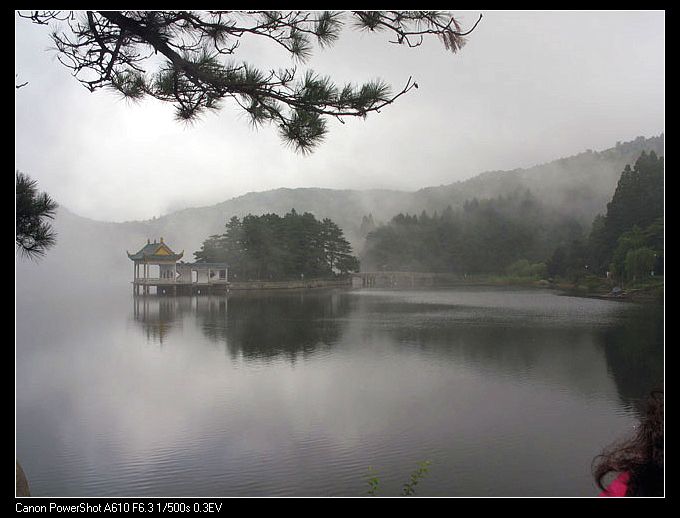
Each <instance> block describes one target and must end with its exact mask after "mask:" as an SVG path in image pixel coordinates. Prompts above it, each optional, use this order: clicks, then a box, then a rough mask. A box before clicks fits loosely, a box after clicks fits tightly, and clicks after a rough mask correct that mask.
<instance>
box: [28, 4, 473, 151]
mask: <svg viewBox="0 0 680 518" xmlns="http://www.w3.org/2000/svg"><path fill="white" fill-rule="evenodd" d="M19 15H20V16H21V17H24V18H28V19H30V20H32V21H33V22H34V23H37V24H40V25H48V26H51V28H52V34H51V36H52V41H53V42H54V44H55V47H56V50H57V52H58V54H57V57H58V58H59V61H60V62H61V63H62V64H63V65H64V66H66V67H68V68H69V69H70V70H71V71H72V72H73V75H74V76H75V77H76V78H77V79H78V80H79V81H80V82H81V83H82V84H83V85H84V86H85V87H87V88H88V89H89V90H90V91H95V90H98V89H100V88H105V87H108V88H112V89H114V90H115V91H117V92H119V93H120V94H121V95H123V96H124V97H125V98H128V99H133V100H139V99H142V98H143V97H146V96H149V97H153V98H155V99H158V100H160V101H164V102H168V103H171V104H172V105H173V106H174V107H175V110H176V115H177V118H178V119H180V120H195V119H196V118H197V117H198V116H200V115H201V114H202V113H205V112H206V111H210V110H217V109H219V108H220V106H221V104H222V102H223V101H225V100H231V101H233V102H234V103H236V105H237V106H238V107H240V108H241V109H242V110H244V111H245V112H246V113H247V115H248V116H249V117H250V120H251V122H252V124H253V125H254V126H260V125H263V124H272V125H274V126H275V127H276V128H278V131H279V134H280V136H281V137H282V138H283V140H284V141H285V142H286V143H288V144H290V145H292V146H293V147H295V149H297V150H299V151H301V152H308V151H310V150H311V149H313V148H314V146H316V145H317V144H319V143H320V142H321V141H322V140H323V139H324V137H325V135H326V132H327V121H328V119H329V118H337V119H343V118H347V117H366V116H367V115H368V114H369V113H373V112H379V111H380V110H381V109H382V108H384V107H386V106H388V105H390V104H391V103H393V102H394V101H395V100H396V99H397V98H399V97H401V96H402V95H404V94H406V93H407V92H409V91H411V90H412V89H413V88H417V87H418V85H417V83H416V82H415V81H414V80H413V79H412V78H410V77H409V79H408V81H407V82H406V84H405V86H404V87H403V88H402V89H401V90H400V91H398V92H397V93H392V91H391V88H390V86H389V85H388V84H387V83H385V82H384V81H381V80H373V81H368V82H366V83H364V84H362V85H354V84H351V83H347V84H345V85H342V86H339V85H336V84H335V83H333V81H332V80H331V79H330V78H329V77H324V76H320V75H318V74H316V73H314V72H313V71H312V70H307V71H306V72H304V74H303V75H302V76H301V77H300V76H299V74H298V71H297V67H296V66H288V67H285V68H280V69H278V70H269V71H264V70H260V69H258V68H256V67H255V66H253V65H251V64H249V63H238V62H235V61H227V60H226V59H225V57H227V58H228V57H231V56H233V55H234V54H235V53H236V51H237V50H238V47H239V43H240V40H241V38H258V39H261V40H263V41H267V42H271V43H272V44H274V45H277V46H279V47H281V48H283V49H285V51H287V52H288V53H289V54H290V56H291V57H292V58H293V59H294V60H296V61H298V62H300V63H304V62H306V61H307V60H309V58H310V57H311V55H312V50H313V42H314V41H316V42H317V43H318V45H319V46H321V47H329V46H331V45H332V44H333V43H335V41H336V40H337V39H338V38H339V37H340V33H341V29H342V26H343V24H344V21H343V20H344V18H347V17H349V18H351V25H352V26H353V27H355V28H357V29H359V30H365V31H368V32H376V33H377V32H383V33H388V34H389V35H390V36H391V37H394V39H392V40H390V43H396V44H400V45H404V46H407V47H417V46H419V45H420V44H421V43H422V42H423V40H424V38H429V37H437V38H439V39H440V40H441V42H442V43H443V45H444V48H445V49H446V50H448V51H450V52H452V53H456V52H458V51H459V50H460V49H461V48H462V47H463V45H465V42H466V40H465V36H467V35H468V34H470V33H471V32H472V31H473V30H474V29H475V27H476V26H477V24H478V23H479V21H480V20H481V15H480V16H479V19H478V20H477V22H476V23H475V24H474V26H473V27H472V28H471V29H470V30H468V31H464V30H463V29H462V28H461V26H460V23H459V22H458V20H457V19H456V18H455V17H454V16H453V15H452V14H450V13H448V12H445V11H350V12H348V13H345V12H332V11H286V12H284V11H85V12H78V13H74V12H63V11H32V12H29V13H26V14H23V13H21V12H20V13H19Z"/></svg>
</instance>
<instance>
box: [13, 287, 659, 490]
mask: <svg viewBox="0 0 680 518" xmlns="http://www.w3.org/2000/svg"><path fill="white" fill-rule="evenodd" d="M105 300H106V301H107V302H106V304H107V305H106V306H105V307H104V306H102V304H104V302H105ZM30 307H31V311H33V313H32V314H31V325H30V326H29V325H25V324H24V322H23V321H19V322H18V331H17V455H18V458H19V459H20V462H21V463H22V465H23V467H24V470H25V471H26V473H27V476H28V477H29V481H30V483H31V490H32V491H33V492H34V494H36V495H62V496H68V495H124V496H135V495H146V496H149V495H154V496H159V495H160V496H162V495H167V496H192V495H197V496H200V495H206V496H222V495H224V496H228V495H364V494H366V491H367V490H368V486H367V484H366V477H367V473H368V467H369V466H372V467H373V468H374V470H375V472H376V473H377V476H378V477H379V479H380V490H379V491H378V494H379V495H398V494H400V492H401V489H402V485H403V484H404V483H405V482H406V481H407V480H408V476H409V474H410V473H412V472H413V470H414V469H415V467H416V466H417V465H418V463H419V462H422V461H425V460H429V461H431V464H430V469H429V472H428V474H427V476H426V477H425V478H424V479H423V480H422V481H421V482H420V483H419V485H418V488H417V494H418V495H421V496H427V495H449V496H475V495H510V496H526V495H553V496H554V495H585V496H590V495H596V494H597V488H596V487H595V485H594V482H593V480H592V476H591V474H590V466H591V461H592V459H593V458H594V456H595V455H597V454H598V453H599V452H600V451H601V448H602V447H603V446H605V445H607V444H609V443H611V442H612V441H613V440H614V439H616V438H618V437H620V436H621V435H624V434H625V433H626V432H627V431H628V430H629V429H630V427H631V426H632V425H633V424H634V423H635V421H636V409H635V406H634V404H635V400H636V398H642V397H644V396H645V393H646V392H647V391H648V390H649V388H651V387H648V385H651V384H655V383H657V382H660V381H662V379H661V376H662V372H663V364H662V351H663V345H662V342H661V341H662V333H660V332H659V330H660V329H661V327H660V325H659V322H660V321H661V318H662V311H661V309H660V308H656V307H652V306H639V305H635V304H627V303H619V302H612V301H602V300H588V299H578V298H574V297H560V296H557V295H555V294H554V293H552V292H550V291H541V290H537V291H535V290H532V291H527V290H510V289H508V290H503V289H457V290H430V291H418V290H413V291H403V292H399V291H378V290H370V291H369V290H367V291H362V290H359V291H341V290H336V291H316V290H314V291H304V292H294V293H278V292H271V293H264V292H260V293H232V294H229V295H227V296H212V297H208V296H198V297H177V298H173V297H147V298H143V297H142V298H138V299H134V300H133V301H131V300H130V298H129V296H127V295H126V296H121V297H120V298H118V297H112V298H110V299H102V298H98V299H97V304H92V303H91V301H88V300H87V298H82V299H77V300H74V301H71V304H63V305H60V306H55V305H52V306H48V305H40V304H37V305H36V304H34V303H32V304H31V306H30ZM21 314H24V313H21ZM64 320H68V321H69V322H68V323H65V322H63V321H64ZM74 322H78V323H79V324H78V325H73V323H74ZM67 324H68V325H67ZM55 330H56V332H55ZM46 336H49V337H50V340H49V341H44V337H46ZM41 340H42V341H41ZM55 367H56V368H55Z"/></svg>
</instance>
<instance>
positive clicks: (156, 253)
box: [127, 238, 184, 261]
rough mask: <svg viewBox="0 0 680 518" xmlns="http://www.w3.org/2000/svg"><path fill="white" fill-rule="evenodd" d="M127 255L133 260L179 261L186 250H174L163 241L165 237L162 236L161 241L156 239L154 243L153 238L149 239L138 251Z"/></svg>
mask: <svg viewBox="0 0 680 518" xmlns="http://www.w3.org/2000/svg"><path fill="white" fill-rule="evenodd" d="M127 255H128V257H129V258H130V259H131V260H132V261H149V260H160V261H179V260H180V259H181V258H182V256H183V255H184V251H182V252H180V253H179V254H177V253H175V252H173V251H172V249H171V248H170V247H169V246H168V245H167V244H166V243H164V242H163V238H161V240H160V242H159V243H157V242H156V241H155V240H154V242H153V243H152V242H151V240H147V242H146V245H144V246H143V247H142V248H140V249H139V251H138V252H137V253H134V254H131V253H130V252H128V253H127Z"/></svg>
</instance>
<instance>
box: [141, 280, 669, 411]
mask: <svg viewBox="0 0 680 518" xmlns="http://www.w3.org/2000/svg"><path fill="white" fill-rule="evenodd" d="M133 316H134V320H135V321H136V322H137V323H138V324H139V326H140V328H141V329H142V331H143V333H144V335H145V337H146V339H147V341H148V342H154V343H159V344H160V345H163V343H164V342H165V341H167V338H168V336H169V334H170V333H173V332H177V333H179V334H180V335H181V334H182V332H183V330H184V325H185V323H186V322H187V319H189V321H190V324H189V325H190V326H191V327H194V328H198V329H200V331H201V333H202V334H203V336H204V337H206V338H208V339H209V340H210V342H212V343H215V344H221V345H222V346H223V347H224V350H225V352H226V353H227V354H228V356H229V357H230V358H231V359H232V360H237V359H239V360H244V361H251V360H268V359H269V360H271V359H274V358H284V359H286V360H288V361H290V362H295V361H296V360H297V359H304V358H307V357H309V356H310V355H312V354H313V353H315V352H319V351H323V350H328V349H329V348H330V347H332V346H333V345H334V344H342V345H343V347H347V348H356V347H358V348H366V347H368V348H370V347H375V344H379V343H383V344H385V343H389V347H390V348H392V349H396V350H397V352H398V351H399V350H401V351H402V352H408V351H413V350H417V351H418V352H419V354H421V355H425V356H430V357H432V358H434V360H433V361H445V362H453V363H455V364H458V365H465V366H468V367H471V368H474V369H476V370H477V371H480V372H484V373H487V374H489V375H492V376H501V377H504V378H507V379H508V380H515V381H517V382H524V381H526V379H527V378H531V379H532V380H533V382H540V383H543V384H546V385H547V386H552V387H563V386H569V387H570V390H574V389H575V390H578V391H579V392H581V393H582V394H583V395H584V396H593V395H597V394H599V393H600V392H601V391H602V389H603V384H606V383H607V382H608V381H607V379H605V378H602V376H601V375H600V373H601V371H602V369H605V370H606V371H608V372H609V373H610V376H611V378H612V379H613V380H614V382H615V385H616V387H617V392H618V395H619V397H620V399H621V401H622V402H623V404H624V405H625V406H627V407H629V408H630V409H631V410H639V406H638V405H637V404H636V402H639V401H642V400H644V398H645V397H646V395H647V394H648V393H649V391H650V390H651V389H652V388H654V387H656V386H659V385H660V384H661V383H662V382H663V307H662V306H659V305H654V304H650V305H637V304H625V303H620V302H610V301H598V300H588V299H575V298H561V297H556V296H555V295H554V294H552V293H549V294H541V293H537V292H522V291H516V292H512V291H510V292H494V291H490V292H489V291H485V290H483V289H481V290H480V289H475V290H469V291H465V290H459V291H457V292H456V293H455V294H452V292H418V291H412V292H408V291H407V292H399V291H392V292H380V291H377V290H376V291H370V292H368V291H364V292H348V291H336V290H328V291H326V290H321V291H314V292H308V291H300V292H293V293H291V292H254V293H249V292H241V293H238V292H237V293H232V294H228V295H218V296H194V297H163V296H157V297H154V296H150V297H136V298H134V300H133Z"/></svg>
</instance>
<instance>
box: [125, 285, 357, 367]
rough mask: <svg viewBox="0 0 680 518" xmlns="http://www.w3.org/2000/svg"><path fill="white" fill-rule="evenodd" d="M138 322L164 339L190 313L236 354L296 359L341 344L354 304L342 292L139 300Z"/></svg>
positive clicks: (260, 293) (152, 335) (198, 323)
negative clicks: (344, 325)
mask: <svg viewBox="0 0 680 518" xmlns="http://www.w3.org/2000/svg"><path fill="white" fill-rule="evenodd" d="M134 305H135V312H134V315H135V320H136V321H137V322H139V323H140V324H141V325H142V327H143V329H144V330H145V332H146V333H147V337H149V338H151V337H153V338H154V339H156V338H158V340H159V341H160V342H161V343H162V341H163V337H164V336H165V335H167V333H169V332H171V329H172V328H173V327H175V326H178V325H180V323H181V321H182V319H183V318H184V317H185V316H187V315H194V316H195V319H196V324H197V325H198V326H199V327H200V329H201V330H202V331H203V333H204V334H205V336H206V337H208V338H209V339H210V340H212V341H214V342H219V343H224V345H225V347H226V350H227V351H228V352H229V354H230V355H231V356H232V357H233V358H237V357H243V358H245V359H266V358H274V357H277V356H282V355H283V356H287V357H289V358H290V359H291V360H295V359H296V358H297V356H298V355H302V356H303V357H304V356H306V355H308V354H311V353H313V352H314V350H316V349H317V348H323V347H327V346H330V345H332V344H333V343H335V342H337V340H338V338H339V336H340V333H341V324H342V322H343V319H344V318H346V316H347V314H348V312H349V309H350V306H349V299H348V298H347V297H344V296H342V295H341V294H340V292H332V291H331V292H327V291H323V292H322V293H319V292H311V293H310V292H305V291H299V292H294V293H290V292H288V293H276V292H258V293H255V294H253V293H247V292H246V293H235V294H230V295H222V296H210V297H207V296H205V297H200V296H199V297H147V298H146V299H142V298H136V299H135V301H134Z"/></svg>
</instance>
